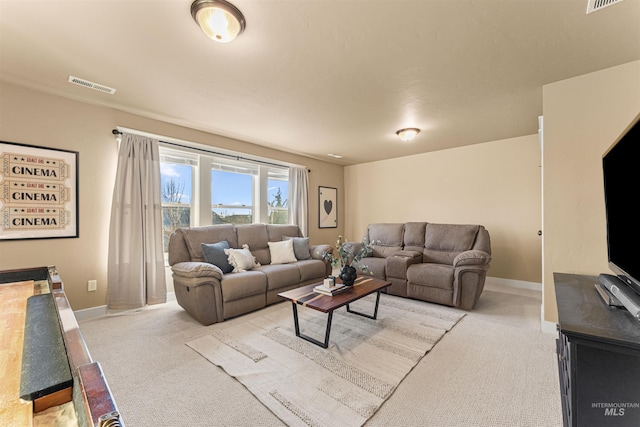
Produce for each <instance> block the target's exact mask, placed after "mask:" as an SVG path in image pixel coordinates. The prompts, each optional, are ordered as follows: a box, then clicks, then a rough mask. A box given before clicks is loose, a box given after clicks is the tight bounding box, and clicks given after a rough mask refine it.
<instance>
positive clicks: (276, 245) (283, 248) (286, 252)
mask: <svg viewBox="0 0 640 427" xmlns="http://www.w3.org/2000/svg"><path fill="white" fill-rule="evenodd" d="M267 244H268V245H269V252H271V264H288V263H290V262H296V261H297V259H296V254H295V253H294V252H293V240H283V241H281V242H267Z"/></svg>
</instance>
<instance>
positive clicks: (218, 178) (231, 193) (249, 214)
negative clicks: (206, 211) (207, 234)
mask: <svg viewBox="0 0 640 427" xmlns="http://www.w3.org/2000/svg"><path fill="white" fill-rule="evenodd" d="M236 163H240V162H236ZM258 172H259V171H258V166H253V165H249V166H247V165H233V164H229V163H220V162H215V163H213V164H212V167H211V222H212V224H251V222H253V221H252V220H253V218H254V216H255V215H254V210H253V199H254V196H253V195H254V181H255V179H254V177H255V176H256V175H258Z"/></svg>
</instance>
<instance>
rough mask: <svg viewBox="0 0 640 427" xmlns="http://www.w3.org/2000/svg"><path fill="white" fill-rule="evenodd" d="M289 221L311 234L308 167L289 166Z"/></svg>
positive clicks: (305, 234) (303, 233)
mask: <svg viewBox="0 0 640 427" xmlns="http://www.w3.org/2000/svg"><path fill="white" fill-rule="evenodd" d="M289 219H290V220H289V222H290V223H291V224H296V225H297V226H298V227H300V231H302V235H303V236H308V235H309V173H308V171H307V169H306V168H294V167H290V168H289Z"/></svg>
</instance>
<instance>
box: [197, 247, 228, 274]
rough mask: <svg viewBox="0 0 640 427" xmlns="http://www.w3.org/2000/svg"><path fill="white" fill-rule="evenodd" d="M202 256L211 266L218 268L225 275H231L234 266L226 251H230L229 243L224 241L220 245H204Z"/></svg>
mask: <svg viewBox="0 0 640 427" xmlns="http://www.w3.org/2000/svg"><path fill="white" fill-rule="evenodd" d="M201 246H202V256H203V257H204V260H205V261H206V262H208V263H209V264H213V265H215V266H217V267H218V268H219V269H220V270H222V272H223V273H225V274H226V273H231V272H232V271H233V266H232V265H231V264H229V259H228V257H227V254H225V252H224V250H225V249H229V242H227V241H226V240H223V241H221V242H218V243H202V245H201Z"/></svg>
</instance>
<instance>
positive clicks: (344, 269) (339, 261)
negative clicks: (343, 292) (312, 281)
mask: <svg viewBox="0 0 640 427" xmlns="http://www.w3.org/2000/svg"><path fill="white" fill-rule="evenodd" d="M356 248H357V250H356ZM336 250H337V254H334V253H328V252H325V253H323V254H322V259H324V260H327V261H329V262H330V263H331V265H332V266H333V267H338V266H340V274H339V275H338V277H340V279H341V280H342V283H343V284H344V285H346V286H352V285H353V282H354V281H355V280H356V278H357V277H358V272H357V270H356V268H355V267H354V266H353V263H354V262H358V261H360V260H361V259H362V258H366V257H368V256H369V255H371V253H372V252H373V245H372V244H371V243H370V242H369V241H368V240H367V239H366V238H365V239H362V243H361V244H357V243H353V242H344V243H343V242H342V236H338V240H337V242H336ZM354 251H355V254H354ZM358 267H359V268H360V271H361V272H363V273H368V274H371V271H369V267H367V266H366V265H362V264H359V265H358Z"/></svg>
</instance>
